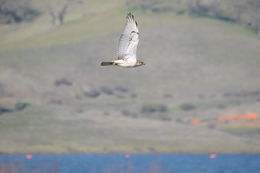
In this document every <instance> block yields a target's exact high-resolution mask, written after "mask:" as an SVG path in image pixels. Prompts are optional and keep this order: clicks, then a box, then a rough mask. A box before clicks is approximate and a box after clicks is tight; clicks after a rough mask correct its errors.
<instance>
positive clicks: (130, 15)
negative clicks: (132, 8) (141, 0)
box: [126, 12, 134, 20]
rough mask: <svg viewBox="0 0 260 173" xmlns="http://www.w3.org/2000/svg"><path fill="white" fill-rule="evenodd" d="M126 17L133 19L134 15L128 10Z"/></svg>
mask: <svg viewBox="0 0 260 173" xmlns="http://www.w3.org/2000/svg"><path fill="white" fill-rule="evenodd" d="M126 18H127V19H133V20H134V15H133V14H132V13H131V12H129V13H128V14H127V16H126Z"/></svg>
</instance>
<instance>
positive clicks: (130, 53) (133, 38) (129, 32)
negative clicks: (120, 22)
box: [118, 13, 139, 59]
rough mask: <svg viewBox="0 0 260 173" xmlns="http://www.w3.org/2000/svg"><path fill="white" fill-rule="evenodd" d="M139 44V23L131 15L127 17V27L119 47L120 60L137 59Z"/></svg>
mask: <svg viewBox="0 0 260 173" xmlns="http://www.w3.org/2000/svg"><path fill="white" fill-rule="evenodd" d="M138 42H139V31H138V28H137V22H136V21H135V19H134V16H133V15H132V14H131V13H128V15H127V16H126V25H125V29H124V32H123V33H122V34H121V36H120V39H119V46H118V58H119V59H121V58H129V57H134V58H136V49H137V45H138Z"/></svg>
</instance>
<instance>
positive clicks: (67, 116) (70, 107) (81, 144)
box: [0, 0, 260, 153]
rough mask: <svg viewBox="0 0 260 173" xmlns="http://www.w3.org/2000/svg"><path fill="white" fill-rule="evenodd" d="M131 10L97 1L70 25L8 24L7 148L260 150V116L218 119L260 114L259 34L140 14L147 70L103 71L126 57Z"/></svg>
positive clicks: (3, 76)
mask: <svg viewBox="0 0 260 173" xmlns="http://www.w3.org/2000/svg"><path fill="white" fill-rule="evenodd" d="M97 7H98V9H99V10H95V9H97ZM125 9H126V8H125V7H124V4H123V3H121V1H119V0H110V1H102V2H99V1H94V0H93V1H90V3H89V4H87V3H86V4H85V5H82V6H80V7H77V8H74V9H73V10H74V11H73V10H72V11H71V12H70V13H69V15H68V16H67V22H66V24H64V25H62V26H59V27H52V26H50V23H49V18H48V16H42V17H41V18H39V19H38V20H36V21H34V22H32V23H23V24H15V25H1V26H0V35H1V38H3V39H1V41H0V139H1V140H0V153H25V152H35V153H39V152H40V153H42V152H47V153H50V152H53V153H67V152H73V153H78V152H84V153H90V152H95V153H103V152H185V153H187V152H190V153H201V152H225V153H231V152H236V153H238V152H240V153H241V152H247V153H259V152H260V147H259V146H260V145H259V144H260V138H259V137H260V136H259V129H260V120H259V118H256V119H253V120H248V119H240V120H227V121H219V120H218V118H219V116H223V115H245V114H247V113H250V112H251V113H254V114H257V115H258V114H260V89H259V88H260V82H259V75H260V70H259V65H260V59H259V54H260V49H258V47H259V45H260V40H259V38H257V37H256V36H255V35H254V34H252V33H251V32H250V31H248V30H246V29H244V28H241V27H240V26H237V25H234V24H232V23H227V22H222V21H218V20H213V19H209V18H196V17H190V16H185V15H184V16H178V15H173V14H171V13H160V14H154V13H145V12H143V11H141V10H136V11H133V13H134V14H135V17H136V19H137V20H138V23H139V29H140V33H141V35H140V37H141V38H140V44H139V49H138V56H139V57H140V59H142V60H143V61H144V62H145V63H146V65H145V66H144V67H140V68H133V69H123V68H110V67H106V68H104V67H100V66H99V64H100V62H101V61H103V60H110V59H111V58H116V57H115V56H116V46H117V41H118V38H119V35H120V33H121V31H122V28H123V25H124V18H125V15H126V13H127V10H125ZM258 117H259V116H258ZM194 120H199V123H197V124H196V123H195V124H194V123H193V124H192V122H194ZM195 122H196V121H195Z"/></svg>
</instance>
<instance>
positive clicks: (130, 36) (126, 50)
mask: <svg viewBox="0 0 260 173" xmlns="http://www.w3.org/2000/svg"><path fill="white" fill-rule="evenodd" d="M138 42H139V32H138V28H137V22H136V21H135V19H134V15H133V14H131V13H128V14H127V16H126V25H125V29H124V32H123V33H122V34H121V36H120V39H119V46H118V59H117V60H114V61H110V62H102V63H101V66H108V65H116V66H120V67H137V66H141V65H144V62H142V61H140V60H137V57H136V49H137V45H138Z"/></svg>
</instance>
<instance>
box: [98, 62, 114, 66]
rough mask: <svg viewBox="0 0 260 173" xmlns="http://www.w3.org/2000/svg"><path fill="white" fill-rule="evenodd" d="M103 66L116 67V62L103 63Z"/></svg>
mask: <svg viewBox="0 0 260 173" xmlns="http://www.w3.org/2000/svg"><path fill="white" fill-rule="evenodd" d="M100 65H101V66H108V65H115V63H114V62H101V64H100Z"/></svg>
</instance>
